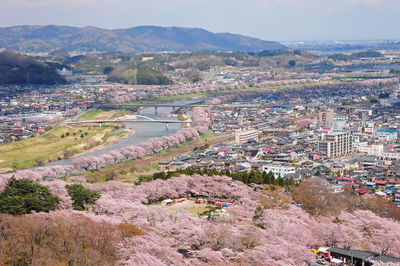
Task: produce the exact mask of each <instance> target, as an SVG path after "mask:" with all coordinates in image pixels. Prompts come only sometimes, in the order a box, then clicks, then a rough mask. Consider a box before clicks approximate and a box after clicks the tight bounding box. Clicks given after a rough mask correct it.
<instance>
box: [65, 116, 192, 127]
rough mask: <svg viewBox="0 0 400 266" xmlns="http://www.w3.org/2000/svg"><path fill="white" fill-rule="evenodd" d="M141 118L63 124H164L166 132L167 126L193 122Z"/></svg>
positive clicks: (77, 121) (75, 121)
mask: <svg viewBox="0 0 400 266" xmlns="http://www.w3.org/2000/svg"><path fill="white" fill-rule="evenodd" d="M140 117H143V118H146V119H147V120H138V119H124V120H73V121H67V122H65V123H66V124H67V125H77V124H99V126H100V127H101V126H102V124H103V123H125V122H129V123H161V124H165V130H166V131H168V124H182V123H185V124H190V123H192V122H193V121H192V120H185V121H179V120H160V119H152V118H150V117H146V116H140Z"/></svg>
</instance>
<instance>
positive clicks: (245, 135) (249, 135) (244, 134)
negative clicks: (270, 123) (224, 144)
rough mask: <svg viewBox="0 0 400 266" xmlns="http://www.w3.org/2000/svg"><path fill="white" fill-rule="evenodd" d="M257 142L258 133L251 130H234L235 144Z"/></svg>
mask: <svg viewBox="0 0 400 266" xmlns="http://www.w3.org/2000/svg"><path fill="white" fill-rule="evenodd" d="M251 139H253V140H255V141H258V131H257V130H254V129H251V130H236V131H235V142H236V143H238V144H243V143H246V142H247V141H248V140H251Z"/></svg>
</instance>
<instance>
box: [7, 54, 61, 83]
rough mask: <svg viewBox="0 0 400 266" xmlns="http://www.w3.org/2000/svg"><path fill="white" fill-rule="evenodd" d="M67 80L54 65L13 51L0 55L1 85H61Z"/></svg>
mask: <svg viewBox="0 0 400 266" xmlns="http://www.w3.org/2000/svg"><path fill="white" fill-rule="evenodd" d="M64 82H65V80H64V78H62V77H61V76H60V75H59V74H58V73H57V71H56V68H55V66H54V65H48V64H46V63H43V62H40V61H38V60H36V59H34V58H31V57H29V56H25V55H21V54H18V53H15V52H12V51H4V52H2V53H0V85H8V84H59V83H64Z"/></svg>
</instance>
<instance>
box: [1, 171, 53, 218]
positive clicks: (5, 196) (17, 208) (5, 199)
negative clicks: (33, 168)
mask: <svg viewBox="0 0 400 266" xmlns="http://www.w3.org/2000/svg"><path fill="white" fill-rule="evenodd" d="M58 204H59V198H58V197H57V196H55V195H53V194H52V193H51V192H50V190H49V188H47V187H45V186H42V185H39V184H36V183H34V182H33V181H31V180H28V179H20V180H16V179H15V178H11V179H10V180H9V181H8V183H7V186H6V188H5V189H4V190H3V191H2V192H1V193H0V212H1V213H9V214H14V215H22V214H27V213H31V212H32V211H35V212H49V211H50V210H55V209H56V208H57V206H58Z"/></svg>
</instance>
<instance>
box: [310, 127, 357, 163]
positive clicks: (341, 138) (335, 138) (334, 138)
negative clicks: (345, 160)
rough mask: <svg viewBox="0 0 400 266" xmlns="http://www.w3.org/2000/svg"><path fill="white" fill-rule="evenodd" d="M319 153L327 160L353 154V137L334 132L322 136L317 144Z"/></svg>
mask: <svg viewBox="0 0 400 266" xmlns="http://www.w3.org/2000/svg"><path fill="white" fill-rule="evenodd" d="M318 147H319V153H320V154H321V155H323V156H325V157H327V158H331V157H335V156H342V155H346V154H349V153H352V152H353V136H352V135H351V134H350V133H348V132H334V133H329V134H326V135H324V137H323V140H322V141H320V142H319V146H318Z"/></svg>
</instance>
